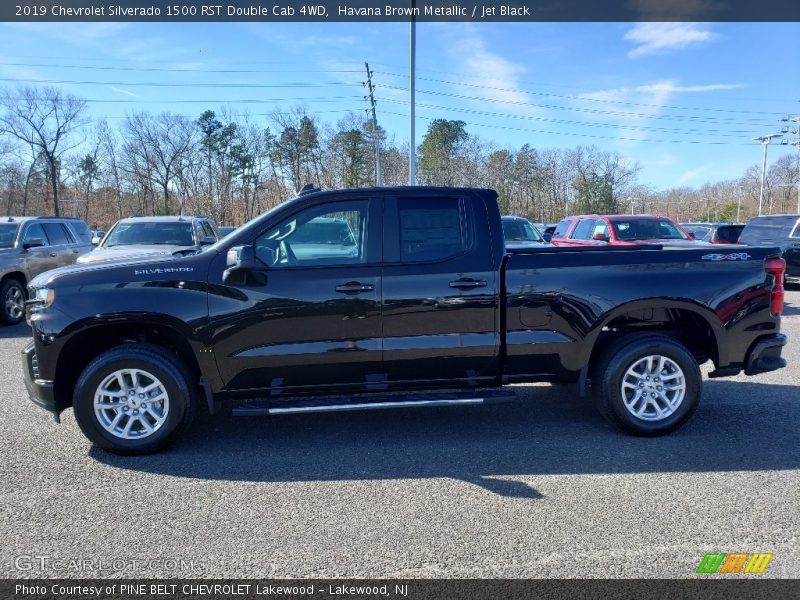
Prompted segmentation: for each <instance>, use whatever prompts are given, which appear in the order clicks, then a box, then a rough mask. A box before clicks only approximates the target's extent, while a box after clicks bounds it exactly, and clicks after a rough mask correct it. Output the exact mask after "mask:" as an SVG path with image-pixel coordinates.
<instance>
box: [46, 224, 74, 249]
mask: <svg viewBox="0 0 800 600" xmlns="http://www.w3.org/2000/svg"><path fill="white" fill-rule="evenodd" d="M44 230H45V231H46V232H47V237H48V238H50V243H51V244H52V245H53V246H66V245H67V244H71V243H72V238H71V237H70V236H69V234H68V233H67V230H66V229H64V226H63V225H62V224H61V223H45V224H44Z"/></svg>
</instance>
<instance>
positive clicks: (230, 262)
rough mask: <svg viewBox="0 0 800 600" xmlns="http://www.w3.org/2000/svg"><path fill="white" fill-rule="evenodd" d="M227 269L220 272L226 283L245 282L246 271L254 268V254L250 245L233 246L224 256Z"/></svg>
mask: <svg viewBox="0 0 800 600" xmlns="http://www.w3.org/2000/svg"><path fill="white" fill-rule="evenodd" d="M225 266H226V267H227V269H225V271H224V272H223V273H222V281H224V282H226V283H246V281H247V273H248V272H250V271H253V270H254V269H255V268H256V254H255V251H254V250H253V247H252V246H234V247H233V248H231V249H230V250H228V254H227V256H226V257H225Z"/></svg>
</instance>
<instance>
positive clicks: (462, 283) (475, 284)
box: [450, 279, 486, 289]
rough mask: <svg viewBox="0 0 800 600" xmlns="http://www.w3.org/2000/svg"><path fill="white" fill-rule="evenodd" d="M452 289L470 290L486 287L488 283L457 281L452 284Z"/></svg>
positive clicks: (468, 280) (473, 280)
mask: <svg viewBox="0 0 800 600" xmlns="http://www.w3.org/2000/svg"><path fill="white" fill-rule="evenodd" d="M450 287H451V288H459V289H470V288H479V287H486V282H485V281H482V280H478V279H456V280H455V281H451V282H450Z"/></svg>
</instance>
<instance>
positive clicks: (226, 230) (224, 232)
mask: <svg viewBox="0 0 800 600" xmlns="http://www.w3.org/2000/svg"><path fill="white" fill-rule="evenodd" d="M234 231H236V227H230V226H227V225H226V226H223V227H217V232H218V233H219V238H220V239H222V238H224V237H226V236H228V235H230V234H231V233H233V232H234Z"/></svg>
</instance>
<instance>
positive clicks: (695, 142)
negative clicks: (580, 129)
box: [383, 111, 748, 146]
mask: <svg viewBox="0 0 800 600" xmlns="http://www.w3.org/2000/svg"><path fill="white" fill-rule="evenodd" d="M383 114H387V115H394V116H397V117H405V116H407V115H406V114H404V113H394V112H387V111H384V112H383ZM417 118H419V119H425V120H427V121H434V120H436V119H437V118H439V117H424V116H419V115H418V116H417ZM464 124H465V125H472V126H474V127H489V128H491V129H505V130H509V131H521V132H525V133H541V134H545V135H558V136H570V137H583V138H591V139H600V140H614V141H627V142H640V143H658V144H691V145H700V146H702V145H712V146H745V145H748V144H746V143H744V142H743V143H739V144H736V143H733V142H712V141H705V140H662V139H657V140H653V139H639V138H626V137H618V136H608V135H595V134H590V133H573V132H564V131H546V130H543V129H524V128H521V127H510V126H508V125H490V124H488V123H474V122H469V121H464Z"/></svg>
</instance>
